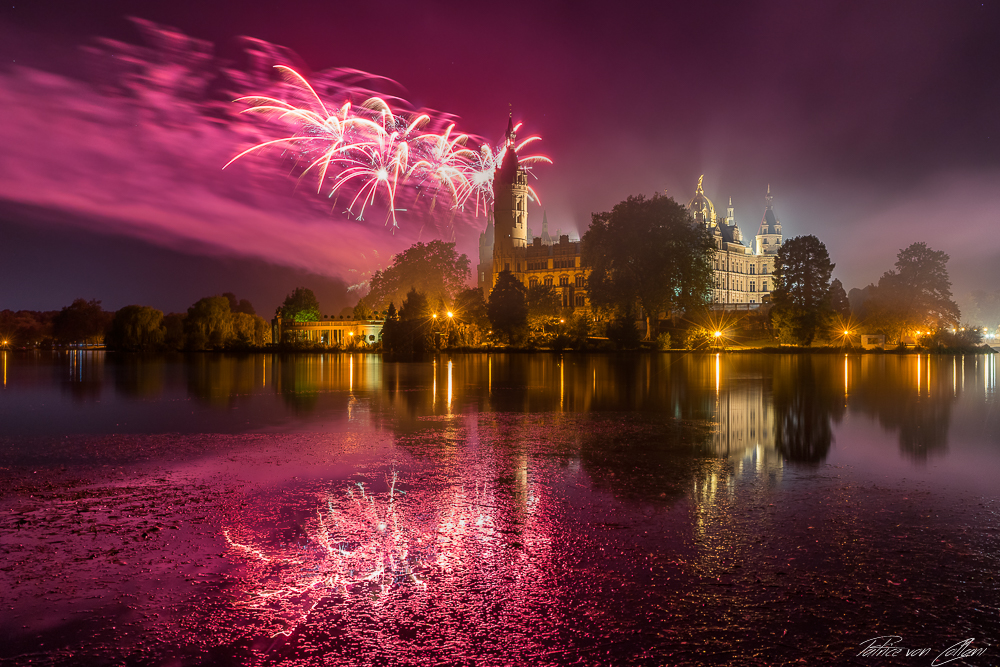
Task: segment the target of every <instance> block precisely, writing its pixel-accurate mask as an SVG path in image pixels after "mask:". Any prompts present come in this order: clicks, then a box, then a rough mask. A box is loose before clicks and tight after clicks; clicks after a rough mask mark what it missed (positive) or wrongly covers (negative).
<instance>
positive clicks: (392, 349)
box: [382, 289, 434, 359]
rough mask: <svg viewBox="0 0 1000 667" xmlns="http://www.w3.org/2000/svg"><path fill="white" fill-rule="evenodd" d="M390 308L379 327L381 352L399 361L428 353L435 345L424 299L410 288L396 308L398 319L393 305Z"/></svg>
mask: <svg viewBox="0 0 1000 667" xmlns="http://www.w3.org/2000/svg"><path fill="white" fill-rule="evenodd" d="M389 305H390V308H389V314H388V316H387V318H386V322H385V324H384V325H383V327H382V349H383V350H385V351H386V352H387V353H388V354H389V355H391V356H394V357H399V358H402V359H412V358H414V357H419V356H420V355H422V354H423V353H424V352H427V351H428V350H430V349H431V348H432V347H433V346H434V341H433V335H434V332H433V330H432V328H431V322H430V320H431V317H430V311H429V309H428V306H427V297H426V296H425V295H424V294H423V293H421V292H418V291H417V290H415V289H411V290H410V292H409V293H408V294H407V295H406V299H404V300H403V305H402V306H401V307H400V309H399V317H398V319H397V318H396V315H395V306H394V305H393V304H392V303H390V304H389Z"/></svg>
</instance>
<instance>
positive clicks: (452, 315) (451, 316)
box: [448, 310, 455, 320]
mask: <svg viewBox="0 0 1000 667" xmlns="http://www.w3.org/2000/svg"><path fill="white" fill-rule="evenodd" d="M453 317H455V313H453V312H451V311H450V310H449V311H448V319H449V320H450V319H451V318H453Z"/></svg>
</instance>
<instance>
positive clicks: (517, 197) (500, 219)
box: [492, 118, 528, 284]
mask: <svg viewBox="0 0 1000 667" xmlns="http://www.w3.org/2000/svg"><path fill="white" fill-rule="evenodd" d="M514 140H515V135H514V120H513V118H512V119H510V120H509V121H508V123H507V141H506V145H505V147H504V156H503V160H502V162H501V163H500V166H499V168H498V169H497V170H496V172H495V173H494V176H493V221H494V225H495V241H494V246H493V248H494V249H493V276H492V282H493V283H494V284H495V283H496V279H497V276H498V275H499V274H500V272H501V271H510V272H512V273H513V274H514V276H515V277H516V278H518V279H519V280H521V281H524V279H525V274H524V272H525V271H526V270H527V266H525V248H526V247H527V245H528V242H527V238H528V237H527V234H528V180H527V176H526V175H525V172H524V170H523V169H521V167H520V165H519V164H518V158H517V151H516V150H515V145H514Z"/></svg>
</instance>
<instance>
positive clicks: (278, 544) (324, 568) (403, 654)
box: [225, 459, 561, 664]
mask: <svg viewBox="0 0 1000 667" xmlns="http://www.w3.org/2000/svg"><path fill="white" fill-rule="evenodd" d="M454 471H455V473H456V474H455V475H453V476H452V475H449V476H448V477H447V478H446V479H441V480H437V481H428V480H422V481H417V480H410V479H408V478H407V476H406V475H405V474H400V473H399V472H398V471H385V473H384V475H382V476H376V475H367V476H356V477H355V479H354V480H351V481H348V482H344V483H340V484H337V485H334V486H333V487H328V488H322V489H319V490H317V492H316V493H315V495H313V496H312V497H311V498H309V497H306V498H302V499H298V498H295V499H284V500H283V501H282V504H280V506H279V509H278V510H277V516H275V510H273V509H269V507H270V506H269V505H268V504H267V503H264V502H262V504H261V506H260V507H258V511H257V512H256V513H250V514H246V513H243V514H241V518H240V520H238V521H237V522H234V523H233V524H232V525H231V526H230V527H229V528H228V529H227V530H226V531H225V537H226V540H227V543H228V544H229V547H230V552H231V555H232V556H233V557H234V558H235V559H236V560H237V561H238V562H241V563H242V564H243V566H244V568H245V570H244V571H243V572H241V573H240V575H239V577H238V578H237V580H236V582H237V585H238V587H239V593H238V604H240V605H241V606H243V607H244V608H246V609H248V610H250V611H251V612H252V613H253V614H255V615H256V616H257V623H259V624H260V625H261V626H263V627H264V628H267V629H269V631H270V633H271V635H272V638H276V639H277V640H278V641H276V642H274V643H272V644H270V645H269V651H270V652H271V653H272V654H273V655H275V656H280V655H283V654H284V653H285V652H290V653H292V654H295V652H297V651H300V650H301V647H302V646H303V645H307V646H308V645H323V646H324V647H325V648H324V651H325V653H326V659H327V660H330V659H333V660H334V661H336V660H337V659H338V658H340V659H343V660H347V659H349V658H350V657H351V656H358V655H368V656H371V657H376V658H377V659H376V660H375V662H379V661H380V660H384V659H391V660H392V661H393V662H399V663H406V664H417V663H420V664H423V659H422V655H423V653H424V652H425V651H427V650H428V649H429V648H432V649H435V650H441V649H442V648H445V649H446V650H447V651H448V652H449V653H450V654H452V655H454V654H456V653H458V654H461V653H465V652H469V653H473V654H480V653H489V652H492V651H491V649H490V648H488V647H487V645H488V644H489V643H495V642H497V641H498V640H499V641H502V643H503V644H504V645H505V646H506V647H507V649H508V650H516V651H518V653H519V654H520V655H528V654H531V653H538V652H541V651H542V650H543V649H544V647H545V645H546V644H547V643H549V642H551V641H552V634H553V631H554V629H555V628H556V614H553V613H552V610H553V605H554V604H555V603H556V602H557V600H558V598H559V597H561V593H560V588H561V585H560V584H559V581H558V578H557V577H556V576H555V573H554V572H552V571H551V570H552V567H551V561H552V559H553V551H552V543H553V540H552V535H551V531H552V525H553V523H552V520H553V517H552V516H550V511H551V509H552V506H553V503H552V502H551V499H549V498H548V491H547V489H546V488H545V486H544V485H540V484H539V483H538V482H537V481H536V480H534V479H532V478H531V477H530V476H528V475H526V474H525V475H516V474H515V475H514V477H513V479H510V480H508V479H506V478H505V477H503V476H501V477H500V478H498V479H491V475H490V473H489V469H488V467H487V466H483V465H482V462H481V461H480V462H479V463H477V462H476V461H472V460H468V459H466V460H464V461H463V465H462V466H460V467H458V468H455V469H454ZM293 515H297V516H295V517H294V518H293ZM442 600H448V601H449V602H448V603H447V604H444V605H442V604H441V602H442ZM358 619H364V622H363V623H359V622H358ZM498 625H499V626H503V627H504V630H505V632H504V637H502V638H500V637H492V638H491V637H489V633H490V631H491V629H492V628H493V627H495V626H498ZM479 635H481V636H479ZM478 641H485V642H486V644H477V643H476V642H478ZM467 642H473V643H468V644H467Z"/></svg>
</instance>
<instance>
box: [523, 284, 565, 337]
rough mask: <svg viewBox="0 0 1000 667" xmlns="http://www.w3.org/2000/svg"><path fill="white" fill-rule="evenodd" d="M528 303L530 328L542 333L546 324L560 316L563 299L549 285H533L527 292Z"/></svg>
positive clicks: (532, 330)
mask: <svg viewBox="0 0 1000 667" xmlns="http://www.w3.org/2000/svg"><path fill="white" fill-rule="evenodd" d="M525 300H526V301H527V303H528V329H529V330H530V331H531V332H532V333H540V332H542V331H543V330H544V329H545V325H546V324H550V323H552V321H553V320H555V319H556V318H558V317H559V311H560V310H561V308H562V300H561V299H560V297H559V294H557V293H556V291H555V290H554V289H553V288H552V287H549V286H547V285H533V286H531V287H529V288H528V291H527V292H526V293H525Z"/></svg>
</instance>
